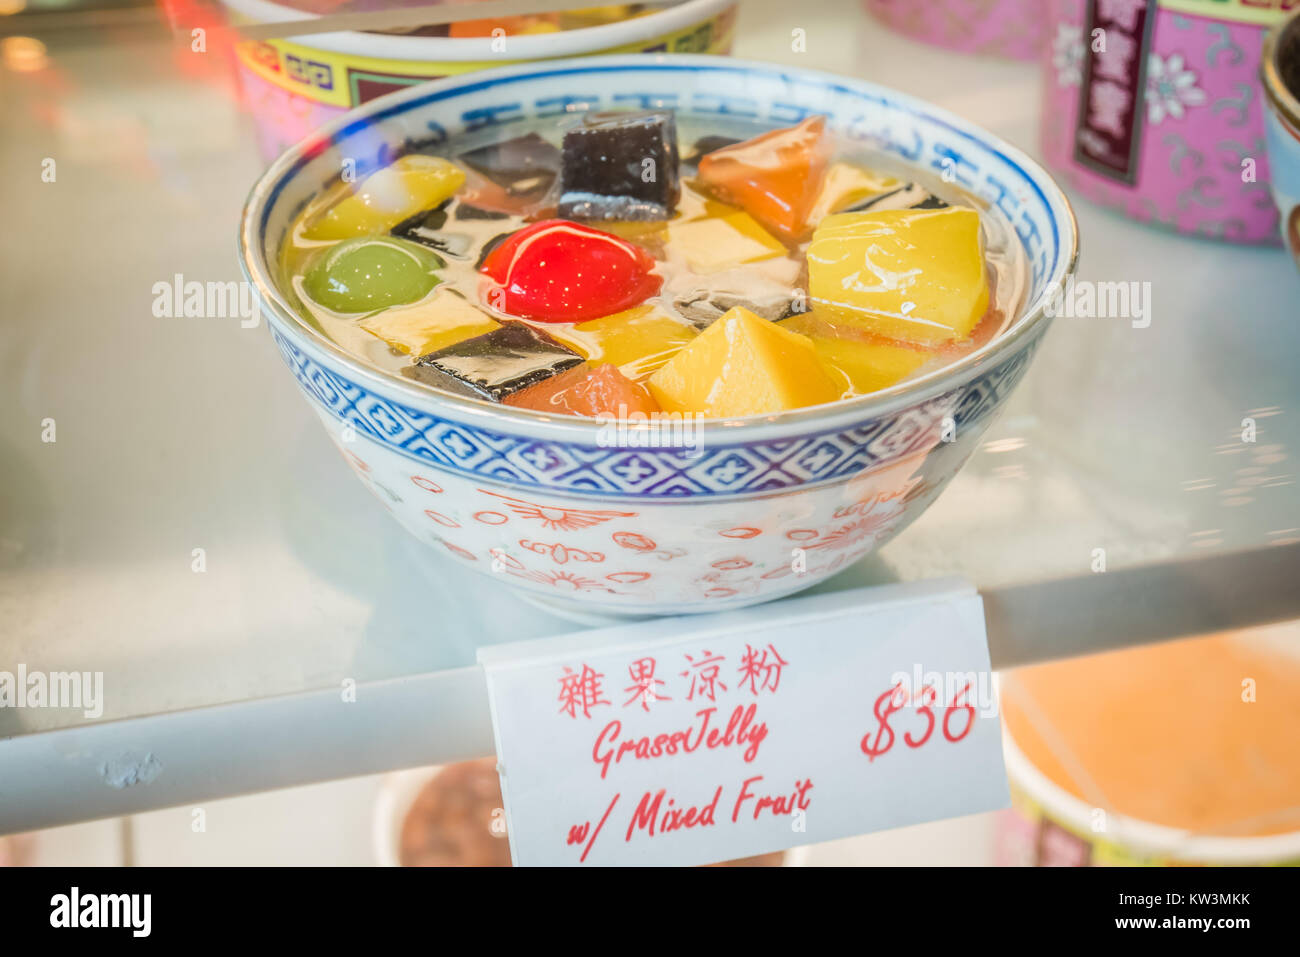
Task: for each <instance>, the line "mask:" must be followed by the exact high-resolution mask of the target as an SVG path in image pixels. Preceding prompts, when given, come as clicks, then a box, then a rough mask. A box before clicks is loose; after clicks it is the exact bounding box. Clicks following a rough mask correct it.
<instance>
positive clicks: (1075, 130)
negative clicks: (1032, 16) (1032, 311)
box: [1042, 0, 1284, 243]
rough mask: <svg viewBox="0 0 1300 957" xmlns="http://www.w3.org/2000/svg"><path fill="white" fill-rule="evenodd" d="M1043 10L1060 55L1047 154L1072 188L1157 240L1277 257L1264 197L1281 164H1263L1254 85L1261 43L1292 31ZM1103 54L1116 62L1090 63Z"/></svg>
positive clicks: (1216, 20)
mask: <svg viewBox="0 0 1300 957" xmlns="http://www.w3.org/2000/svg"><path fill="white" fill-rule="evenodd" d="M1044 6H1045V7H1046V8H1047V9H1048V11H1050V12H1049V18H1048V30H1049V36H1050V40H1049V42H1050V43H1051V53H1050V55H1049V56H1047V57H1046V58H1045V59H1044V70H1045V75H1044V79H1043V122H1042V148H1043V155H1044V157H1045V158H1046V160H1047V163H1048V165H1050V166H1051V167H1052V168H1053V169H1056V170H1059V171H1060V172H1061V173H1062V174H1063V175H1064V177H1065V180H1066V184H1067V185H1069V186H1071V187H1073V188H1074V189H1076V190H1078V192H1079V193H1080V195H1082V196H1085V197H1086V198H1088V199H1089V200H1091V201H1092V202H1094V203H1097V204H1099V205H1102V206H1105V207H1107V208H1109V209H1113V210H1115V211H1116V212H1119V213H1121V214H1123V215H1125V216H1128V217H1130V218H1132V219H1136V220H1139V221H1141V222H1146V223H1150V224H1151V225H1153V226H1160V227H1163V228H1166V229H1173V230H1176V231H1178V232H1182V233H1191V234H1194V235H1197V236H1204V237H1207V238H1211V239H1220V240H1224V241H1228V242H1240V243H1276V242H1277V236H1278V228H1277V227H1278V215H1277V210H1276V208H1275V207H1274V205H1273V201H1272V198H1271V197H1270V194H1269V185H1268V184H1269V181H1270V175H1271V174H1270V170H1271V169H1273V168H1274V167H1275V164H1273V163H1270V161H1269V158H1268V157H1267V156H1266V155H1265V149H1264V123H1265V114H1266V113H1267V107H1266V105H1265V102H1264V95H1263V92H1262V91H1261V89H1260V84H1259V78H1258V77H1259V64H1260V48H1261V46H1262V45H1263V41H1264V35H1265V33H1266V32H1267V31H1268V29H1269V27H1270V26H1272V25H1273V24H1275V23H1277V22H1278V21H1280V20H1281V19H1282V18H1283V16H1284V14H1283V13H1282V11H1281V7H1280V6H1279V5H1276V4H1275V5H1273V6H1271V7H1270V6H1267V5H1254V4H1245V3H1211V2H1204V3H1198V2H1191V3H1189V2H1186V0H1177V2H1171V0H1160V2H1158V3H1156V4H1155V5H1153V6H1149V7H1144V6H1143V5H1141V4H1139V5H1137V6H1136V7H1114V6H1108V5H1104V4H1103V5H1098V4H1097V3H1095V2H1093V0H1052V2H1050V3H1045V4H1044ZM1116 12H1118V13H1119V15H1118V16H1117V17H1116V18H1115V19H1110V18H1109V16H1111V15H1114V14H1116ZM1097 31H1101V33H1100V34H1098V33H1097ZM1102 40H1105V42H1106V52H1105V53H1099V52H1096V51H1094V49H1093V48H1094V47H1096V46H1098V45H1099V44H1100V43H1101V42H1102ZM1103 61H1107V62H1106V65H1105V66H1103V65H1102V64H1103ZM1093 67H1095V69H1094V68H1093Z"/></svg>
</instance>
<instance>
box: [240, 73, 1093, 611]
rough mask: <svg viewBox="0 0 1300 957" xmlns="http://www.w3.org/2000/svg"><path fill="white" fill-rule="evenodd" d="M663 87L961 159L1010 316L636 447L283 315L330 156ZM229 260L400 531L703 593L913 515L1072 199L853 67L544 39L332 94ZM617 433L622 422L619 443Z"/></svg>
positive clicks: (945, 459)
mask: <svg viewBox="0 0 1300 957" xmlns="http://www.w3.org/2000/svg"><path fill="white" fill-rule="evenodd" d="M629 106H647V107H651V106H653V107H659V106H666V107H672V108H675V109H677V110H680V111H685V112H687V113H690V114H694V115H695V116H698V117H700V118H702V119H703V120H705V121H707V120H708V119H709V118H710V117H717V118H719V120H720V121H724V120H727V119H734V118H735V117H736V116H743V117H750V118H753V119H754V120H756V121H760V122H764V123H768V124H770V125H771V126H782V125H789V124H792V123H795V122H797V121H798V120H799V119H801V118H802V117H804V116H807V115H810V114H817V113H823V114H826V115H827V116H828V117H829V123H830V126H831V127H832V128H833V129H834V130H835V131H836V133H838V134H839V135H841V136H844V137H847V138H849V139H852V140H856V141H860V142H863V143H864V144H866V145H867V146H869V147H871V148H875V149H880V150H884V151H887V152H889V153H892V154H895V155H897V156H900V157H902V158H903V159H904V160H906V161H907V162H908V163H910V164H913V165H915V166H919V167H924V168H926V169H933V170H941V169H944V168H948V169H953V168H955V169H956V170H957V173H958V179H959V182H960V183H961V184H962V185H963V186H965V187H966V188H968V189H969V190H970V191H972V192H973V193H975V194H976V195H978V196H980V197H983V198H984V199H986V200H987V201H988V202H989V203H991V204H995V205H997V206H998V207H999V208H1001V210H1002V211H1003V212H1004V213H1005V214H1006V216H1007V217H1008V219H1009V220H1010V222H1011V223H1012V224H1013V225H1014V226H1015V228H1016V231H1017V232H1018V233H1019V235H1020V238H1021V241H1022V242H1023V244H1024V246H1025V248H1026V250H1027V252H1028V258H1029V263H1030V269H1031V271H1032V288H1031V292H1030V295H1029V301H1028V306H1027V308H1026V309H1025V311H1024V313H1023V315H1021V316H1020V317H1019V319H1017V320H1016V321H1015V322H1014V323H1013V324H1012V325H1011V327H1010V328H1009V329H1008V330H1007V331H1006V332H1004V333H1003V334H1002V335H1001V336H1000V337H998V338H997V339H995V340H994V341H992V342H991V343H989V344H988V345H986V346H985V347H983V348H981V349H979V350H978V351H976V352H974V353H972V354H970V355H968V356H966V357H965V358H963V359H961V360H960V361H958V362H956V363H955V364H953V365H950V366H948V367H947V368H944V369H942V370H939V371H937V372H935V373H932V374H929V375H926V376H923V377H920V378H917V379H915V380H913V381H911V382H907V383H905V384H902V385H900V386H896V387H894V388H891V389H887V390H885V391H882V392H879V393H876V394H874V395H871V396H865V397H862V398H859V399H853V400H850V401H844V402H838V403H834V404H831V405H825V406H818V407H813V408H807V409H799V410H796V411H793V412H786V413H781V414H778V415H769V416H752V417H748V418H742V419H733V420H709V421H706V422H705V423H704V425H703V427H702V428H701V429H700V431H699V432H698V434H697V435H696V436H694V437H693V438H694V439H695V440H697V441H696V443H695V444H694V446H693V447H690V448H687V447H683V446H682V444H681V443H680V442H678V443H677V444H675V445H670V446H669V447H653V446H652V447H645V446H646V445H651V444H652V443H653V442H654V436H653V434H651V432H652V429H653V427H650V429H648V430H641V431H640V432H635V433H634V434H633V436H632V437H630V438H629V437H627V436H623V437H611V435H610V430H609V427H608V426H607V425H606V424H604V423H601V422H600V421H597V420H585V419H576V418H570V417H556V416H550V415H546V414H544V413H539V412H532V411H528V410H520V409H511V408H507V407H503V406H494V405H490V404H487V403H483V402H478V401H474V400H470V399H465V398H460V397H457V396H453V395H450V394H443V393H438V392H434V391H431V390H428V389H425V388H422V387H417V386H416V385H414V384H413V383H410V382H408V381H406V380H404V379H402V378H400V377H398V376H395V375H391V374H388V373H385V372H381V371H379V370H377V369H375V368H373V367H371V366H369V365H367V364H365V363H364V362H362V361H360V360H358V359H357V358H354V357H353V356H352V355H350V354H348V353H347V352H345V351H344V350H343V349H341V348H340V347H338V346H336V345H335V344H333V343H332V342H330V341H329V340H327V339H326V338H324V337H323V336H322V335H321V334H320V333H318V332H317V331H315V330H313V329H312V328H311V327H310V326H308V325H307V324H306V323H305V322H303V321H302V320H301V319H300V318H299V317H298V315H297V314H296V313H295V311H294V310H293V308H292V307H291V306H290V305H289V301H288V298H287V297H286V296H285V295H284V294H283V292H282V291H281V290H280V288H279V279H278V273H277V268H276V263H277V255H278V251H279V249H280V247H281V244H282V242H283V241H284V238H285V235H286V232H287V230H288V229H289V227H290V224H291V223H292V221H293V219H294V216H295V214H297V213H298V212H299V211H300V210H301V209H302V208H303V206H304V205H305V204H306V203H307V202H308V200H310V199H311V198H312V197H313V196H315V195H316V194H317V193H318V192H319V191H320V190H321V189H323V188H324V187H325V186H326V185H327V184H328V183H330V182H331V181H332V180H334V179H335V178H336V177H337V175H338V173H339V169H340V165H341V159H342V158H343V157H351V158H353V159H355V160H357V165H358V167H364V166H368V165H374V164H380V163H382V162H386V161H387V160H388V159H389V158H391V157H392V156H393V155H394V153H395V151H400V149H401V148H402V147H403V145H404V144H406V143H409V142H419V143H427V142H429V141H430V140H433V141H437V140H438V139H440V138H442V137H445V136H454V135H455V134H456V133H458V132H460V131H462V130H465V129H473V128H478V127H481V126H484V125H487V124H509V123H511V122H512V121H516V120H519V119H521V118H533V117H548V116H555V117H557V119H558V118H559V117H561V116H562V115H563V114H565V113H571V112H580V111H586V110H590V109H612V108H627V107H629ZM240 243H241V254H242V259H243V266H244V269H245V271H246V272H247V274H248V278H249V279H250V280H251V281H252V282H253V283H254V284H255V285H256V287H257V289H258V290H259V292H260V294H261V296H262V307H263V311H264V313H265V315H266V317H267V320H268V322H269V325H270V328H271V334H272V336H273V338H274V339H275V343H276V346H277V347H278V348H279V350H280V353H281V355H282V356H283V357H284V360H285V363H286V364H287V365H288V367H289V370H290V372H292V373H293V376H294V378H296V379H297V380H298V383H299V385H300V386H301V387H302V390H303V393H304V394H305V395H306V397H307V400H308V402H309V403H311V405H312V407H313V408H314V409H315V410H316V412H317V414H318V415H319V416H320V418H321V421H322V422H324V424H325V427H326V429H328V430H329V432H330V433H331V435H332V436H333V437H334V438H335V440H336V442H337V444H338V446H339V449H340V451H341V452H342V453H343V456H344V458H345V459H346V460H347V462H348V463H349V464H350V465H351V467H352V468H353V469H354V471H355V472H356V473H357V475H358V476H359V477H360V478H361V480H362V481H363V482H364V483H365V484H366V485H367V486H368V487H369V488H370V489H371V490H372V491H373V492H374V493H375V495H376V497H377V498H378V499H379V501H380V503H381V504H382V505H383V506H384V508H386V509H387V510H388V511H390V512H391V513H392V514H393V516H394V517H395V518H396V519H397V520H398V521H399V522H400V523H401V524H402V525H403V526H405V527H406V528H407V529H409V530H410V531H411V532H412V533H414V534H415V535H416V536H417V537H418V538H420V539H421V540H423V541H424V542H426V543H428V544H429V545H430V546H431V547H432V548H434V549H436V550H438V551H440V552H442V553H443V554H445V555H446V556H447V557H448V559H449V560H452V561H458V562H461V563H464V564H466V565H469V566H470V567H472V568H476V569H479V570H481V571H482V572H484V573H485V574H490V575H496V576H498V577H499V578H500V579H501V581H502V583H503V584H505V585H509V586H510V587H513V588H517V589H521V590H523V591H524V592H526V593H528V594H529V595H532V596H534V597H536V598H538V599H541V600H542V601H544V602H546V603H547V604H550V605H552V606H555V607H559V608H562V609H565V610H568V611H581V612H592V613H614V614H674V613H682V612H705V611H714V610H721V609H724V608H728V607H735V606H739V605H746V604H752V603H754V602H760V601H766V600H768V599H772V598H777V597H780V596H782V595H787V594H790V593H792V592H795V591H798V590H800V589H803V588H807V587H808V586H810V585H813V584H816V583H817V582H819V581H821V580H823V579H825V578H826V577H828V576H829V575H831V574H833V573H834V572H836V571H837V570H839V569H841V568H843V567H844V566H845V565H847V564H848V563H850V562H852V561H854V560H856V559H858V558H860V557H862V556H863V555H865V554H867V553H868V552H870V551H872V550H873V549H875V548H878V547H879V546H880V545H882V544H883V543H884V542H886V541H887V540H888V539H890V538H891V537H893V536H894V535H895V534H897V533H898V532H899V531H900V530H901V529H902V528H904V527H905V526H906V525H907V524H908V523H909V522H911V521H912V520H914V519H915V518H916V517H917V516H918V515H920V514H921V513H922V512H923V511H925V509H926V508H927V507H928V506H929V504H930V503H931V502H932V501H934V499H935V496H937V495H938V494H939V493H940V491H942V490H943V488H944V486H945V485H947V483H948V481H949V480H950V479H951V478H952V477H953V475H955V474H956V472H957V470H958V469H959V468H960V467H961V465H962V464H963V463H964V462H965V460H966V459H967V458H968V457H969V456H970V454H971V452H972V451H973V450H974V449H975V447H976V444H977V442H978V440H979V437H980V435H981V434H982V433H983V431H984V430H985V429H986V428H987V427H988V425H989V422H990V421H991V420H992V418H993V416H994V415H995V414H996V412H997V411H998V409H999V408H1000V407H1001V405H1002V404H1003V403H1004V402H1005V401H1006V398H1007V396H1008V395H1009V394H1010V393H1011V390H1012V389H1014V388H1015V386H1016V384H1017V383H1018V382H1019V381H1020V379H1021V377H1022V376H1023V375H1024V372H1025V369H1026V368H1027V367H1028V365H1029V361H1030V359H1031V358H1032V356H1033V354H1034V351H1035V349H1036V348H1037V347H1038V344H1039V342H1040V341H1041V339H1042V336H1043V333H1044V332H1046V330H1047V325H1048V318H1047V317H1046V316H1045V310H1044V307H1045V305H1046V303H1047V302H1048V301H1049V299H1050V297H1051V295H1052V293H1053V291H1054V290H1057V289H1058V288H1059V287H1060V286H1062V284H1063V283H1064V281H1065V279H1066V277H1067V275H1069V274H1070V272H1071V271H1072V270H1073V269H1074V264H1075V259H1076V256H1077V248H1078V242H1077V235H1076V227H1075V222H1074V216H1073V214H1072V213H1071V210H1070V206H1069V203H1068V201H1067V200H1066V198H1065V196H1064V194H1063V193H1062V192H1061V190H1060V188H1059V187H1058V186H1057V185H1056V183H1055V182H1053V180H1052V178H1051V177H1050V176H1049V175H1048V174H1047V173H1046V172H1044V171H1043V169H1042V168H1041V167H1039V166H1038V165H1037V164H1036V163H1034V162H1032V161H1031V160H1029V159H1028V158H1027V157H1026V156H1025V155H1024V154H1023V153H1021V152H1020V151H1019V150H1016V149H1014V148H1013V147H1011V146H1008V145H1007V144H1006V143H1003V142H1001V141H1000V140H998V139H997V138H996V137H994V136H992V135H990V134H989V133H986V132H984V131H983V130H980V129H978V128H977V127H975V126H972V125H971V124H969V123H967V122H965V121H963V120H961V119H958V118H957V117H955V116H952V115H950V114H948V113H945V112H943V111H942V110H939V109H937V108H935V107H933V106H930V105H928V104H926V103H923V102H920V101H917V100H914V99H912V98H910V97H908V96H905V95H903V94H900V93H896V92H894V91H892V90H889V89H886V88H883V87H879V86H874V85H872V84H869V83H863V82H859V81H857V80H850V79H844V78H840V77H835V76H831V75H828V74H823V73H817V72H813V71H809V70H797V69H790V68H786V67H780V66H774V65H770V64H762V63H747V62H744V61H736V60H729V59H728V60H722V59H717V58H712V57H693V56H680V57H673V56H647V55H635V56H618V57H599V58H586V59H581V60H558V61H549V62H543V63H532V64H527V65H522V66H516V67H508V68H504V69H500V70H493V71H489V72H485V73H475V74H472V75H469V76H463V77H456V78H452V79H446V80H439V81H436V82H433V83H429V84H426V85H422V86H418V87H412V88H411V89H410V90H407V91H403V92H399V93H395V94H392V95H390V96H386V97H383V98H381V99H379V100H376V101H374V102H373V103H370V104H368V105H367V106H365V107H363V108H361V109H359V110H356V111H354V112H352V113H349V114H348V115H347V116H345V117H343V118H341V119H340V120H339V121H337V122H335V123H333V124H331V125H330V126H327V127H325V128H324V129H322V130H321V131H320V132H319V133H318V134H317V135H315V136H314V137H312V138H309V139H308V140H306V141H304V142H303V143H300V144H299V145H298V146H296V147H295V148H293V149H291V150H290V151H289V152H287V153H285V154H284V155H283V156H282V157H280V159H279V160H278V161H277V162H276V163H275V164H274V165H273V166H271V168H270V169H269V170H267V172H266V174H265V175H264V176H263V177H262V179H261V180H260V181H259V182H258V183H257V185H256V186H255V187H254V188H253V191H252V194H251V196H250V197H249V200H248V204H247V206H246V207H245V209H244V215H243V224H242V229H241V233H240ZM632 442H638V443H640V444H639V445H637V446H634V445H632Z"/></svg>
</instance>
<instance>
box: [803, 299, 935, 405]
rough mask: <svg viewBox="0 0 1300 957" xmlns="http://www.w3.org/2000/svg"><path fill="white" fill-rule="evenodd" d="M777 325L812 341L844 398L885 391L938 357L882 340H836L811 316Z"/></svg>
mask: <svg viewBox="0 0 1300 957" xmlns="http://www.w3.org/2000/svg"><path fill="white" fill-rule="evenodd" d="M781 325H783V326H784V327H785V328H787V329H789V330H791V331H792V332H797V333H799V334H801V335H805V336H807V337H808V338H809V339H811V340H812V344H813V348H815V349H816V350H817V355H819V356H820V357H821V360H822V362H824V363H825V364H826V365H827V366H828V367H829V368H830V370H831V372H832V373H833V374H835V375H837V376H838V377H840V379H841V381H842V385H843V386H844V392H843V394H844V396H845V397H846V398H847V397H848V396H852V395H867V394H868V393H871V392H879V391H880V390H881V389H888V388H889V387H890V386H891V385H895V384H897V383H899V382H901V381H903V380H904V379H906V378H907V377H908V376H910V375H912V374H913V373H914V372H916V370H917V369H919V368H921V366H923V365H925V364H926V363H927V362H929V361H930V360H931V359H933V358H934V357H935V356H936V355H938V353H937V352H935V351H934V350H932V349H918V348H913V347H910V346H900V345H894V344H893V343H890V342H885V341H884V340H875V341H873V340H868V339H841V338H837V337H835V336H834V335H833V334H830V333H833V331H834V330H833V328H832V327H828V326H827V325H826V324H825V323H822V322H821V321H820V320H818V319H817V318H816V317H815V316H814V315H813V314H812V313H805V314H804V315H802V316H792V317H791V318H789V319H786V320H785V321H784V322H782V323H781Z"/></svg>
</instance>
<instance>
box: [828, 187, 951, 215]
mask: <svg viewBox="0 0 1300 957" xmlns="http://www.w3.org/2000/svg"><path fill="white" fill-rule="evenodd" d="M947 208H948V204H947V203H945V202H944V201H943V200H941V199H940V198H939V197H938V196H935V195H934V193H931V192H930V191H929V190H927V189H926V188H925V187H924V186H918V185H917V184H916V183H907V184H906V185H904V186H900V187H899V188H898V189H893V190H890V191H889V192H888V193H881V194H880V195H879V196H872V197H870V198H868V199H864V200H863V201H862V202H860V203H857V204H856V205H853V206H850V207H849V208H848V209H845V210H841V212H845V213H865V212H868V211H870V212H877V211H879V210H882V209H947Z"/></svg>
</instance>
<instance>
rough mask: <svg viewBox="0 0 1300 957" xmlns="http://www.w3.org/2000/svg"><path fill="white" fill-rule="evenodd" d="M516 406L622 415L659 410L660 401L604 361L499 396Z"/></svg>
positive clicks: (573, 412) (505, 402)
mask: <svg viewBox="0 0 1300 957" xmlns="http://www.w3.org/2000/svg"><path fill="white" fill-rule="evenodd" d="M502 401H503V402H504V404H505V405H512V406H514V407H515V408H517V409H536V410H537V411H538V412H554V413H556V414H557V415H589V416H597V415H613V416H616V417H618V418H623V417H625V416H627V415H628V414H629V413H632V412H641V413H643V414H645V415H649V414H650V413H652V412H658V411H660V410H659V404H658V403H657V402H655V400H654V399H653V398H651V396H650V393H649V391H647V389H646V387H645V386H643V385H639V384H638V383H636V382H633V381H632V380H631V379H629V378H628V377H627V376H625V375H623V373H621V372H619V371H618V366H615V365H610V364H609V363H605V364H603V365H599V366H595V367H594V368H593V367H592V366H589V365H585V364H584V365H580V366H577V367H575V368H573V369H570V370H569V371H568V372H562V373H560V374H559V375H556V376H551V378H549V379H547V380H546V381H544V382H539V383H537V385H534V386H529V387H528V388H527V389H522V390H520V391H519V392H516V393H514V394H513V395H509V396H506V398H505V399H503V400H502Z"/></svg>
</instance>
